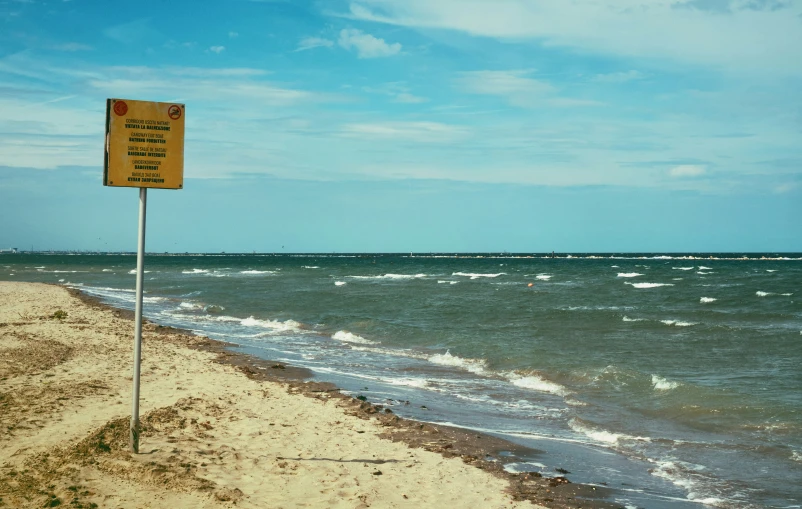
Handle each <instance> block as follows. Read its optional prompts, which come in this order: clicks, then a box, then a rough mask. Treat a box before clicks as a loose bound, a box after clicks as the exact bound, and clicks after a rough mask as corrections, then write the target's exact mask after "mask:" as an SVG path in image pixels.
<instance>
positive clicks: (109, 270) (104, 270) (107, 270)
mask: <svg viewBox="0 0 802 509" xmlns="http://www.w3.org/2000/svg"><path fill="white" fill-rule="evenodd" d="M100 272H111V269H103V270H101V271H100Z"/></svg>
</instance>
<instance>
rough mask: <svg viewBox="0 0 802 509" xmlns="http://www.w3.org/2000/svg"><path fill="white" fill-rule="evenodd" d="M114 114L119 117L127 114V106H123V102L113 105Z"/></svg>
mask: <svg viewBox="0 0 802 509" xmlns="http://www.w3.org/2000/svg"><path fill="white" fill-rule="evenodd" d="M114 113H116V114H117V115H119V116H121V117H122V116H123V115H125V114H126V113H128V105H127V104H125V101H117V102H115V103H114Z"/></svg>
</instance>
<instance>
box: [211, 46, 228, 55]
mask: <svg viewBox="0 0 802 509" xmlns="http://www.w3.org/2000/svg"><path fill="white" fill-rule="evenodd" d="M225 49H226V47H225V46H212V47H210V48H209V51H211V52H212V53H217V54H218V55H219V54H220V53H222V52H223V51H225Z"/></svg>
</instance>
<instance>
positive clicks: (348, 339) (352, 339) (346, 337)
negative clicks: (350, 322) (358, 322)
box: [331, 330, 379, 345]
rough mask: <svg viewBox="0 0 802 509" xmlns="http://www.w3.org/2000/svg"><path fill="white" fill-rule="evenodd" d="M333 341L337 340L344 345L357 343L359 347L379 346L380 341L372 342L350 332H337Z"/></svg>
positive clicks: (332, 337) (333, 336) (333, 335)
mask: <svg viewBox="0 0 802 509" xmlns="http://www.w3.org/2000/svg"><path fill="white" fill-rule="evenodd" d="M331 339H336V340H337V341H342V342H343V343H356V344H358V345H378V344H379V342H378V341H371V340H369V339H365V338H363V337H362V336H359V335H357V334H354V333H352V332H348V331H344V330H341V331H337V332H335V333H334V334H332V336H331Z"/></svg>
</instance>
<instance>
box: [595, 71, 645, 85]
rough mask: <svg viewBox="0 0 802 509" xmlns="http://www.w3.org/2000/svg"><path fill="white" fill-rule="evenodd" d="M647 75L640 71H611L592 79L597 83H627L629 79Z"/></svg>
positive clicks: (639, 78) (632, 79)
mask: <svg viewBox="0 0 802 509" xmlns="http://www.w3.org/2000/svg"><path fill="white" fill-rule="evenodd" d="M645 77H646V76H645V75H644V74H643V73H642V72H640V71H635V70H631V71H623V72H611V73H608V74H597V75H596V76H594V77H593V78H592V81H595V82H597V83H626V82H627V81H635V80H642V79H643V78H645Z"/></svg>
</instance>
